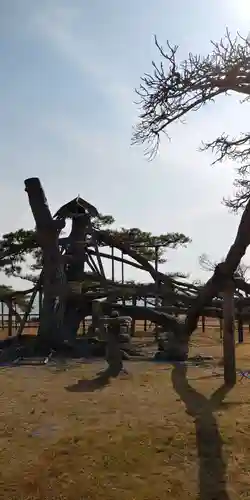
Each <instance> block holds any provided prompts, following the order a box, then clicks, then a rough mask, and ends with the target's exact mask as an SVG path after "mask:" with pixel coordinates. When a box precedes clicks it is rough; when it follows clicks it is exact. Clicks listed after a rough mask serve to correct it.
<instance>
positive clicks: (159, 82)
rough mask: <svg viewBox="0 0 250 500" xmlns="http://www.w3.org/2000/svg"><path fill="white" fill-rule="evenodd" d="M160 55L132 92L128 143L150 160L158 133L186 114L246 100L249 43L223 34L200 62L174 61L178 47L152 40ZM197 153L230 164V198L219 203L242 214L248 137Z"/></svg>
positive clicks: (249, 95)
mask: <svg viewBox="0 0 250 500" xmlns="http://www.w3.org/2000/svg"><path fill="white" fill-rule="evenodd" d="M155 43H156V47H157V49H158V51H159V53H160V57H161V62H160V64H158V65H157V64H156V63H154V62H153V63H152V64H153V71H152V73H151V74H145V75H144V76H143V77H142V79H141V85H140V87H139V88H138V89H137V90H136V92H137V95H138V96H139V102H138V105H139V109H140V114H139V121H138V124H137V125H136V127H135V129H134V132H133V137H132V143H133V144H144V145H145V146H146V149H145V153H146V155H148V156H149V158H153V157H154V155H155V154H156V152H157V150H158V146H159V141H160V136H161V133H165V134H167V135H168V129H169V127H170V125H171V124H172V123H174V122H178V121H181V122H183V120H184V118H185V117H186V115H187V114H188V113H189V112H190V111H197V110H198V109H200V108H202V107H203V106H205V104H207V103H208V102H214V100H215V98H216V97H217V96H219V95H222V94H224V95H228V94H229V92H230V91H231V92H237V93H238V94H240V96H241V97H243V102H246V101H249V99H250V40H249V39H248V38H243V37H242V36H240V35H239V34H238V35H237V36H236V37H235V38H234V39H233V38H232V37H231V35H230V33H229V31H228V30H227V31H226V34H225V36H224V38H223V39H221V40H220V41H219V42H211V43H212V51H211V53H210V54H208V55H206V56H201V55H194V54H189V55H188V58H187V59H186V60H184V61H179V60H178V46H176V45H175V46H172V45H170V43H169V42H167V47H166V49H164V48H163V47H162V46H161V45H160V44H159V42H158V40H157V38H156V37H155ZM201 149H202V150H206V149H211V150H212V151H213V152H214V153H215V154H216V159H215V162H214V163H216V162H218V161H222V160H224V159H230V160H235V161H236V162H237V163H238V165H237V166H236V179H235V182H234V187H235V193H234V196H233V197H232V198H229V199H224V203H225V204H226V206H228V207H229V208H230V209H232V210H234V211H237V210H238V209H240V208H243V207H244V206H245V204H246V202H247V200H248V199H249V196H250V177H249V173H250V132H246V133H245V134H242V135H241V136H240V137H239V138H232V139H229V138H228V136H227V135H226V134H222V135H221V137H218V138H217V139H215V140H214V141H213V142H210V143H207V144H206V143H205V144H203V146H202V148H201Z"/></svg>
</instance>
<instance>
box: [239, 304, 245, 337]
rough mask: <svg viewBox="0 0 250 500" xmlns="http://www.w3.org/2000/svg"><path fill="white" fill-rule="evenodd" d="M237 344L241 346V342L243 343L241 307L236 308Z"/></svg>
mask: <svg viewBox="0 0 250 500" xmlns="http://www.w3.org/2000/svg"><path fill="white" fill-rule="evenodd" d="M238 342H239V344H242V342H244V328H243V319H242V312H241V306H238Z"/></svg>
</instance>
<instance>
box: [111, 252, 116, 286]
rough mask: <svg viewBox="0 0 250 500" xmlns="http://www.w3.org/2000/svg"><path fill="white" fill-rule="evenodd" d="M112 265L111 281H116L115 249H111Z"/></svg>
mask: <svg viewBox="0 0 250 500" xmlns="http://www.w3.org/2000/svg"><path fill="white" fill-rule="evenodd" d="M111 259H112V260H111V264H112V275H111V279H112V281H115V260H114V247H113V246H112V247H111Z"/></svg>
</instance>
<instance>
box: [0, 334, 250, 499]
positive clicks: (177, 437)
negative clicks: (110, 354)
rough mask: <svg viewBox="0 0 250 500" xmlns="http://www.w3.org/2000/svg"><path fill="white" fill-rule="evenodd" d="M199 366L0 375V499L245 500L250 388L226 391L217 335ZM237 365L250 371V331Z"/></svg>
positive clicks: (203, 343) (199, 343)
mask: <svg viewBox="0 0 250 500" xmlns="http://www.w3.org/2000/svg"><path fill="white" fill-rule="evenodd" d="M196 352H200V353H202V354H210V355H212V356H213V357H214V360H213V361H212V362H211V364H208V365H207V366H203V367H188V369H187V373H186V368H185V367H184V366H183V365H179V366H176V367H172V366H171V365H168V364H167V363H153V362H145V361H136V362H135V361H134V362H132V361H131V362H128V363H127V364H126V367H127V369H128V372H129V374H128V375H123V376H121V377H120V378H118V379H112V380H109V381H108V380H107V379H105V378H104V377H102V376H100V375H98V372H99V371H100V370H103V369H104V368H105V362H104V361H98V362H93V363H85V364H82V365H79V364H73V363H72V365H71V366H69V367H68V369H67V370H65V371H62V370H58V371H56V369H55V368H52V367H50V366H42V367H39V366H30V367H16V368H6V367H2V368H0V378H1V384H0V392H1V395H0V401H1V405H0V450H1V451H0V498H1V499H8V500H14V499H15V500H24V499H25V500H28V499H29V500H31V499H34V500H38V499H39V500H42V499H43V500H46V499H58V500H59V499H60V500H62V499H68V500H81V499H82V500H94V499H98V500H102V499H105V500H113V499H114V500H115V499H117V498H118V499H119V500H133V499H136V500H158V499H161V500H164V499H167V498H168V499H173V500H175V499H177V498H178V499H180V498H181V499H182V500H187V499H195V498H199V499H200V500H228V499H231V500H236V499H237V500H238V499H247V498H249V492H250V460H249V458H250V456H249V455H250V451H249V450H250V420H249V404H250V390H249V389H250V380H248V379H247V378H244V379H243V380H240V376H238V381H237V385H236V387H235V388H233V389H232V390H230V391H228V390H226V388H225V387H224V386H223V376H222V367H221V366H220V363H219V361H220V356H221V344H220V342H219V334H218V331H215V330H213V329H210V331H209V332H207V333H206V334H203V335H201V334H200V333H197V334H194V336H193V342H192V347H191V354H194V353H196ZM236 352H237V366H238V368H245V369H249V370H250V360H249V356H250V343H249V334H248V335H246V343H244V344H243V345H240V346H237V349H236Z"/></svg>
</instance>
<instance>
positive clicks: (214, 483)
mask: <svg viewBox="0 0 250 500" xmlns="http://www.w3.org/2000/svg"><path fill="white" fill-rule="evenodd" d="M172 384H173V388H174V390H175V392H176V393H177V394H178V395H179V397H180V398H181V399H182V401H183V402H184V404H185V405H186V411H187V413H188V414H189V415H190V416H191V417H193V419H194V423H195V429H196V445H197V452H198V458H199V499H200V500H230V498H229V495H228V493H227V489H226V469H227V463H226V461H225V458H224V457H223V440H222V437H221V435H220V431H219V428H218V425H217V421H216V418H215V416H214V412H215V411H216V410H218V409H219V408H220V407H222V408H223V406H224V409H226V407H228V406H229V405H230V403H224V405H223V400H224V398H225V396H226V395H227V393H228V392H229V391H230V389H231V387H228V386H225V385H222V386H221V387H219V389H217V390H216V391H215V392H214V393H213V394H212V395H211V396H210V398H209V399H208V398H206V397H205V396H204V395H202V394H200V393H199V392H197V391H196V390H195V389H194V388H193V387H191V386H190V384H189V383H188V380H187V367H186V366H185V365H176V366H174V367H173V370H172Z"/></svg>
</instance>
